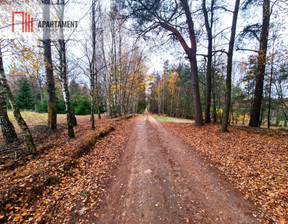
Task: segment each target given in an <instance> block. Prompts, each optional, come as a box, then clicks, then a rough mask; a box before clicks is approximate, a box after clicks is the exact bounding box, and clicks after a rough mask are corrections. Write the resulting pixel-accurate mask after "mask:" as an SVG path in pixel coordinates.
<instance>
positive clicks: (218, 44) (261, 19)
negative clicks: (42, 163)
mask: <svg viewBox="0 0 288 224" xmlns="http://www.w3.org/2000/svg"><path fill="white" fill-rule="evenodd" d="M19 3H20V4H19ZM31 3H35V4H34V5H33V4H31ZM234 3H235V4H231V3H230V2H225V1H221V2H220V1H217V0H210V1H206V0H202V1H195V2H194V1H186V0H181V1H179V2H177V1H169V0H166V1H157V0H155V1H152V0H151V1H145V2H144V1H135V0H122V1H120V2H116V1H110V2H108V3H107V2H106V3H104V1H101V0H92V1H91V2H89V4H88V10H87V5H85V4H82V5H81V4H79V3H77V2H72V1H68V2H66V1H64V0H61V1H55V2H53V1H50V0H43V1H40V2H39V1H35V2H33V1H19V2H17V1H16V2H10V1H5V2H2V3H1V4H2V6H3V7H2V10H3V12H6V13H8V14H4V15H8V16H6V17H5V16H4V17H3V24H4V26H3V29H7V27H8V29H10V28H11V27H10V25H11V24H10V25H9V22H7V21H8V20H9V19H8V18H9V16H11V15H10V14H9V13H11V10H14V11H15V10H19V11H20V10H22V9H23V7H26V8H25V10H27V11H28V12H29V13H31V14H33V13H35V12H36V11H37V10H38V14H36V15H35V14H34V15H35V16H36V17H37V18H38V20H37V21H41V18H40V16H41V17H42V19H43V20H44V21H50V20H51V21H53V20H55V21H58V20H59V21H65V19H66V20H72V19H73V18H74V17H75V16H76V14H75V8H74V6H75V5H73V4H76V5H77V4H78V6H79V11H81V10H82V11H81V12H85V14H84V17H85V16H86V20H82V19H83V18H84V17H83V16H82V15H80V17H81V16H82V17H81V18H80V19H79V21H78V22H79V23H80V24H81V23H82V24H85V26H82V27H80V28H79V27H78V28H77V29H70V30H69V29H68V30H67V29H65V28H63V27H62V28H60V29H54V30H53V29H43V30H39V29H38V30H37V31H38V32H37V33H36V32H34V33H33V35H34V36H33V37H34V38H30V40H29V39H27V36H25V35H24V34H22V35H21V33H20V38H19V39H12V41H11V39H5V38H2V39H1V83H2V85H1V89H0V91H1V110H0V112H1V116H0V121H1V129H2V133H3V137H4V139H5V142H6V143H7V144H9V143H13V142H15V141H16V139H17V135H16V134H15V131H14V130H13V129H14V127H13V125H11V122H10V121H9V118H8V116H7V109H12V111H13V113H14V116H15V118H16V121H17V123H18V125H19V127H20V128H21V130H22V132H23V134H24V136H26V137H25V140H26V144H27V146H28V148H29V149H30V151H31V152H35V151H36V149H35V146H33V145H34V144H33V138H32V136H31V133H30V130H29V128H28V126H27V124H25V121H24V119H23V118H22V117H21V113H20V111H21V110H34V111H36V112H39V113H44V112H47V113H48V121H47V124H48V128H50V129H51V130H55V129H57V113H58V114H61V113H66V114H67V129H68V136H69V137H70V138H74V137H75V134H74V131H73V127H75V126H76V125H77V121H76V118H75V115H88V114H90V116H91V118H90V120H91V129H95V118H94V116H95V115H94V114H97V116H98V119H101V113H104V112H105V113H107V115H108V116H109V117H116V116H122V115H127V114H130V113H142V112H143V111H144V110H145V108H147V107H148V109H149V111H151V112H153V113H157V114H165V115H168V116H173V117H182V118H190V119H194V120H195V123H196V125H199V126H201V125H203V124H208V123H210V122H211V121H214V122H215V123H221V125H222V127H221V130H222V131H227V130H228V125H229V124H242V125H246V124H248V125H249V126H253V127H259V126H267V127H268V128H270V126H271V125H273V126H287V83H288V67H287V66H288V65H287V55H288V54H287V53H288V51H287V45H285V43H286V39H285V34H286V33H285V32H286V31H287V30H286V25H287V24H286V22H287V21H286V17H285V16H284V15H285V12H286V11H287V3H286V2H285V1H282V0H275V1H270V0H263V1H256V2H253V1H248V0H245V1H240V0H236V1H235V2H234ZM21 7H22V8H21ZM81 7H83V8H81ZM85 7H86V8H85ZM83 10H84V11H83ZM85 10H86V11H85ZM39 11H42V13H40V15H39ZM255 11H259V12H260V11H261V12H262V14H261V15H260V14H259V15H255V13H254V14H253V12H255ZM79 14H80V13H79ZM77 15H78V14H77ZM78 17H79V15H78ZM5 18H6V20H5ZM10 18H11V17H10ZM29 18H30V17H29ZM229 20H230V21H229ZM5 24H6V26H5ZM20 25H21V23H20ZM38 28H39V27H38ZM35 29H36V28H35ZM40 31H41V32H40ZM15 35H16V34H15ZM17 35H19V31H18V33H17ZM30 37H31V36H30ZM41 38H42V39H41ZM78 38H79V39H78ZM169 45H170V46H171V49H167V47H168V46H169ZM157 48H158V50H159V51H160V52H161V54H162V55H165V54H166V53H167V54H168V53H171V52H169V50H170V51H171V50H172V51H174V50H175V49H177V50H176V51H175V52H174V55H175V56H176V58H175V61H171V60H170V61H168V60H166V61H165V62H164V63H163V68H162V69H161V70H160V71H157V70H155V69H154V71H153V70H151V69H150V68H149V67H148V66H149V64H150V66H151V67H153V56H154V55H153V51H156V49H157ZM165 49H166V53H165ZM149 54H150V55H149ZM149 56H150V57H151V58H149ZM233 56H234V57H233ZM149 60H150V62H149ZM155 61H156V60H155ZM151 63H152V64H151ZM154 63H155V62H154ZM154 66H155V64H154ZM5 70H6V73H5Z"/></svg>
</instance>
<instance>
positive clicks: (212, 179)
mask: <svg viewBox="0 0 288 224" xmlns="http://www.w3.org/2000/svg"><path fill="white" fill-rule="evenodd" d="M253 209H256V208H254V207H253V206H251V204H249V202H247V201H245V200H244V199H243V196H242V195H241V194H240V193H239V192H238V190H236V189H234V188H233V187H232V186H231V185H230V183H229V182H228V181H227V180H226V179H225V177H224V176H222V175H221V174H220V173H219V172H218V171H216V170H215V169H214V168H213V166H211V165H210V164H209V163H208V162H206V161H205V160H204V159H203V158H201V157H200V156H199V155H197V154H196V153H195V151H194V150H193V149H191V148H189V147H188V146H187V145H186V144H185V143H183V142H182V141H181V140H179V139H178V138H177V137H176V136H174V135H173V134H172V133H171V132H169V131H168V130H166V129H165V128H164V127H163V126H162V125H161V124H160V123H159V122H158V121H156V120H155V119H154V118H153V117H151V116H148V117H146V116H144V117H143V118H141V119H139V120H137V121H136V122H135V123H134V126H133V128H132V132H131V136H130V137H129V140H128V142H127V145H126V148H125V152H124V154H123V156H122V160H121V162H120V164H119V166H118V168H117V169H116V170H115V172H114V176H113V179H112V181H111V183H110V185H109V187H108V189H107V192H106V196H105V198H103V204H102V206H101V207H100V208H99V210H98V213H99V214H100V216H99V218H97V219H96V220H93V221H95V223H103V224H104V223H105V224H107V223H109V224H113V223H115V224H116V223H117V224H120V223H128V224H130V223H131V224H132V223H133V224H136V223H165V224H168V223H171V224H178V223H224V224H230V223H249V224H250V223H257V220H256V219H255V218H254V217H253V216H252V210H253Z"/></svg>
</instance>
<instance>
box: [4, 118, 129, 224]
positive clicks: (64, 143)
mask: <svg viewBox="0 0 288 224" xmlns="http://www.w3.org/2000/svg"><path fill="white" fill-rule="evenodd" d="M129 123H130V122H129V121H127V120H121V121H119V119H113V120H101V121H97V127H96V130H95V131H91V130H90V129H89V126H90V123H89V118H87V120H86V121H83V122H82V124H80V125H79V126H78V127H77V128H76V136H77V138H76V139H73V140H68V139H67V137H66V136H67V135H66V133H65V131H64V132H61V133H58V134H57V135H51V136H50V137H48V138H47V144H50V143H51V141H54V144H53V145H54V147H53V148H50V149H47V150H46V151H44V152H43V154H41V155H39V156H38V157H37V158H30V159H31V160H30V161H28V162H27V163H26V164H24V165H22V166H18V167H17V168H16V169H14V170H6V171H4V172H3V175H2V177H1V178H0V181H1V182H2V185H1V189H0V190H1V193H0V199H1V209H0V222H1V221H4V222H5V221H6V222H8V223H9V222H10V223H40V222H46V223H54V222H61V223H71V222H75V220H78V219H79V217H80V219H79V220H78V221H77V223H81V222H83V220H81V217H82V216H83V215H84V214H89V211H91V210H93V209H95V208H96V207H97V206H98V205H99V203H100V202H101V198H100V195H101V194H102V193H103V192H104V191H105V182H106V181H107V179H108V178H109V173H110V171H111V169H112V168H113V166H114V165H115V163H116V162H117V160H118V158H119V155H120V149H121V147H122V146H123V142H124V141H125V139H126V137H127V136H128V131H129V127H130V125H129ZM111 126H113V127H115V128H116V130H115V131H114V132H113V134H111V135H108V136H106V135H107V134H109V133H110V132H111V131H113V130H114V129H113V128H112V127H111ZM97 136H98V137H97ZM104 136H106V137H105V138H103V137H104ZM91 147H93V150H91V151H90V148H91Z"/></svg>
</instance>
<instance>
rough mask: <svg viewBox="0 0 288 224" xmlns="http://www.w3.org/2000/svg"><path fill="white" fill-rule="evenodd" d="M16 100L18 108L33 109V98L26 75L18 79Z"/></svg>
mask: <svg viewBox="0 0 288 224" xmlns="http://www.w3.org/2000/svg"><path fill="white" fill-rule="evenodd" d="M16 102H17V105H18V107H19V109H22V110H23V109H26V110H33V109H34V99H33V96H32V93H31V85H30V83H29V80H28V79H27V78H26V77H25V78H22V79H21V80H20V89H19V93H18V94H17V96H16Z"/></svg>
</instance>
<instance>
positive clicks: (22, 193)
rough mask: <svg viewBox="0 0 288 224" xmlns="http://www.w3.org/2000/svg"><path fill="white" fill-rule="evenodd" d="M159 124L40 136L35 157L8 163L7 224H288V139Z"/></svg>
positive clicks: (0, 197) (1, 219)
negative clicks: (72, 135) (69, 135)
mask: <svg viewBox="0 0 288 224" xmlns="http://www.w3.org/2000/svg"><path fill="white" fill-rule="evenodd" d="M158 120H160V121H158ZM161 120H162V119H157V120H156V119H154V118H153V117H152V116H150V115H149V116H142V117H136V118H132V119H125V117H123V118H116V119H102V120H97V122H96V125H97V127H96V129H95V131H92V130H90V127H89V125H90V122H89V118H88V117H80V118H79V119H78V121H79V125H78V126H77V127H76V129H75V131H76V139H73V140H68V138H67V131H66V130H65V127H64V125H60V128H59V130H57V131H56V132H54V133H53V132H48V133H46V132H44V131H42V132H41V134H38V135H37V136H36V144H37V147H38V150H39V153H38V155H37V156H34V157H31V156H30V157H27V158H26V159H25V160H21V161H20V160H19V161H17V162H12V160H1V164H0V172H1V177H0V181H1V188H0V202H1V204H0V223H6V222H7V223H100V224H101V223H103V224H104V223H105V224H106V223H109V224H110V223H111V224H113V223H127V224H129V223H133V224H134V223H173V224H174V223H259V222H262V223H287V222H288V217H287V211H288V210H287V209H288V206H287V205H288V201H287V194H288V174H287V172H288V169H287V164H288V148H287V146H288V136H287V133H285V132H282V131H279V130H277V131H276V130H267V129H258V128H248V127H230V128H229V130H230V131H229V132H228V133H221V132H220V131H219V130H220V127H219V125H215V124H211V125H205V126H204V127H197V126H195V125H194V124H191V122H190V121H188V120H186V121H183V120H182V121H180V120H179V121H176V120H177V119H176V120H175V119H172V118H171V120H170V119H168V120H167V119H166V120H165V119H164V120H165V121H161ZM167 121H169V122H167ZM171 121H172V122H171ZM182 122H184V123H182ZM192 123H193V122H192ZM38 128H39V127H38ZM36 129H37V128H36ZM34 131H35V130H34ZM46 131H47V130H46ZM35 133H36V132H34V135H35ZM0 159H1V158H0Z"/></svg>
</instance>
